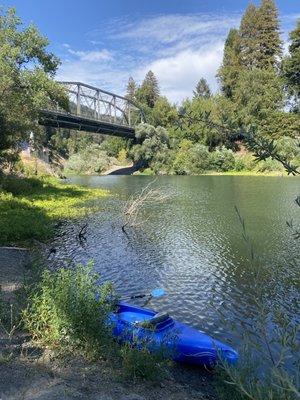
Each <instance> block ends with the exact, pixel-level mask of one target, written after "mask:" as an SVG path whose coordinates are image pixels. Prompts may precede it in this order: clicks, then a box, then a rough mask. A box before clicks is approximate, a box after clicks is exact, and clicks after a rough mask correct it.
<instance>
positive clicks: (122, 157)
mask: <svg viewBox="0 0 300 400" xmlns="http://www.w3.org/2000/svg"><path fill="white" fill-rule="evenodd" d="M127 155H128V154H127V151H126V150H125V149H121V150H120V151H119V153H118V161H119V163H121V164H124V163H125V162H126V161H127Z"/></svg>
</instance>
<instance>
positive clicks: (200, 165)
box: [190, 144, 211, 174]
mask: <svg viewBox="0 0 300 400" xmlns="http://www.w3.org/2000/svg"><path fill="white" fill-rule="evenodd" d="M190 156H191V160H190V163H191V171H192V174H197V173H202V172H204V171H207V170H209V169H210V168H211V162H210V153H209V151H208V147H207V146H204V145H202V144H196V145H195V146H194V147H193V148H192V149H191V154H190Z"/></svg>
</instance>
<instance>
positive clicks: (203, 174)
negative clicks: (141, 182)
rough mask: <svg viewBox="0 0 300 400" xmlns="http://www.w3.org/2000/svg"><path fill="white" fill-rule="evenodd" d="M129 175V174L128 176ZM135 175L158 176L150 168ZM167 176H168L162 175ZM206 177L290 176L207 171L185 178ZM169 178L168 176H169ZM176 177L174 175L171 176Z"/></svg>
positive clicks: (281, 172) (250, 172) (266, 173)
mask: <svg viewBox="0 0 300 400" xmlns="http://www.w3.org/2000/svg"><path fill="white" fill-rule="evenodd" d="M126 175H127V174H126ZM133 175H145V176H156V174H155V173H154V171H153V170H151V169H150V168H146V169H145V170H143V171H142V170H139V171H137V172H135V173H134V174H133ZM162 175H167V174H162ZM205 175H212V176H277V177H278V176H288V174H287V173H286V172H285V171H269V172H258V171H224V172H219V171H207V172H203V173H202V174H194V175H184V176H205ZM167 176H168V175H167ZM169 176H174V174H172V175H169Z"/></svg>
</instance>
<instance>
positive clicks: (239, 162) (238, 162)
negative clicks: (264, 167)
mask: <svg viewBox="0 0 300 400" xmlns="http://www.w3.org/2000/svg"><path fill="white" fill-rule="evenodd" d="M234 169H235V171H238V172H240V171H243V170H245V169H246V164H245V161H244V158H243V157H238V156H236V157H235V165H234Z"/></svg>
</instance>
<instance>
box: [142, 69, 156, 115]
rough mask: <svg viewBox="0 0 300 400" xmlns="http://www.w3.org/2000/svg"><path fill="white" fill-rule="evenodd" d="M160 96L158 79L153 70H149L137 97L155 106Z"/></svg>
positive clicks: (150, 105)
mask: <svg viewBox="0 0 300 400" xmlns="http://www.w3.org/2000/svg"><path fill="white" fill-rule="evenodd" d="M159 96H160V91H159V85H158V80H157V78H156V76H155V75H154V73H153V72H152V71H149V72H147V74H146V76H145V79H144V80H143V82H142V85H141V87H140V88H139V90H138V91H137V98H138V100H139V101H140V102H141V103H144V104H146V105H147V106H148V107H150V108H153V107H154V104H155V102H156V100H157V99H158V98H159Z"/></svg>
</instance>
